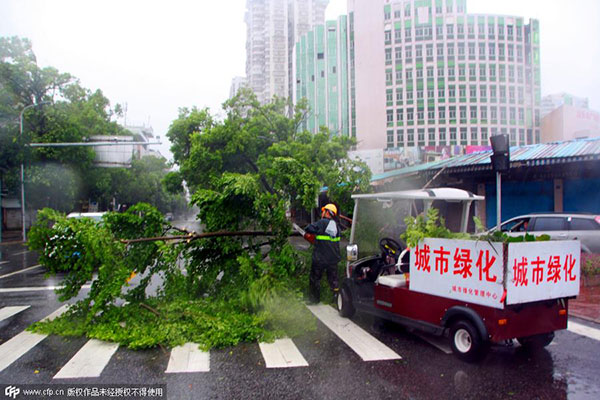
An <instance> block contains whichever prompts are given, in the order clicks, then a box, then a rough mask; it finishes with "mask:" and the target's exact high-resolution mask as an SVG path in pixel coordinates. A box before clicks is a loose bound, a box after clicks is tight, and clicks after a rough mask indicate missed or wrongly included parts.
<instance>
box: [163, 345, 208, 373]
mask: <svg viewBox="0 0 600 400" xmlns="http://www.w3.org/2000/svg"><path fill="white" fill-rule="evenodd" d="M208 371H210V353H209V352H207V351H202V350H200V349H199V348H198V344H196V343H186V344H184V345H183V346H177V347H174V348H173V349H172V350H171V356H170V357H169V365H167V370H166V371H165V373H167V374H174V373H178V372H208Z"/></svg>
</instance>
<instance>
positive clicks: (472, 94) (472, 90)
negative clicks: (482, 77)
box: [469, 85, 477, 99]
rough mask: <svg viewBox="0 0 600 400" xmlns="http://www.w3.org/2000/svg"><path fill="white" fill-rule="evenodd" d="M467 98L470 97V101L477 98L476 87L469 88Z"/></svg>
mask: <svg viewBox="0 0 600 400" xmlns="http://www.w3.org/2000/svg"><path fill="white" fill-rule="evenodd" d="M469 97H471V98H472V99H473V98H476V97H477V86H475V85H471V86H469Z"/></svg>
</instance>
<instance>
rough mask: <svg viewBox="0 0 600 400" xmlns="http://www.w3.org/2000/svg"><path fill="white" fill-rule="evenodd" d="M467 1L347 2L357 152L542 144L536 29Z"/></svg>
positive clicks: (532, 22)
mask: <svg viewBox="0 0 600 400" xmlns="http://www.w3.org/2000/svg"><path fill="white" fill-rule="evenodd" d="M466 3H467V2H466V0H370V1H363V0H349V1H348V13H349V14H348V22H349V32H348V37H349V53H350V62H349V65H350V70H349V76H350V83H349V88H350V90H349V92H350V101H349V103H350V108H351V114H350V115H351V119H350V128H351V130H350V134H351V135H352V136H355V137H356V138H357V140H358V150H369V149H390V150H393V149H404V148H411V147H423V146H436V147H440V146H481V145H487V144H488V143H489V136H491V135H495V134H500V133H507V134H509V135H510V141H511V144H512V145H524V144H532V143H539V142H540V101H541V92H540V50H539V43H540V37H539V23H538V21H537V20H535V19H531V20H529V21H528V22H527V23H526V22H525V21H524V19H523V18H522V17H518V16H505V15H480V14H468V13H467V4H466Z"/></svg>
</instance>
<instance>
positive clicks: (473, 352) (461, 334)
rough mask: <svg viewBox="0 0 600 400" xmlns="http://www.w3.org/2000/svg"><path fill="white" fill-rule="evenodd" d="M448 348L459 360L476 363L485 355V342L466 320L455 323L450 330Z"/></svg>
mask: <svg viewBox="0 0 600 400" xmlns="http://www.w3.org/2000/svg"><path fill="white" fill-rule="evenodd" d="M450 347H451V348H452V352H453V353H454V354H455V355H456V356H457V357H458V358H460V359H461V360H464V361H477V360H479V359H481V357H482V356H483V355H484V354H485V349H486V346H485V342H484V340H483V339H482V338H481V337H480V336H479V332H477V330H476V329H475V327H474V326H473V324H472V323H471V322H470V321H467V320H460V321H457V322H456V323H454V324H453V325H452V328H451V329H450Z"/></svg>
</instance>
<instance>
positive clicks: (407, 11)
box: [404, 3, 410, 17]
mask: <svg viewBox="0 0 600 400" xmlns="http://www.w3.org/2000/svg"><path fill="white" fill-rule="evenodd" d="M404 16H405V17H410V3H407V4H406V6H405V7H404Z"/></svg>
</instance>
